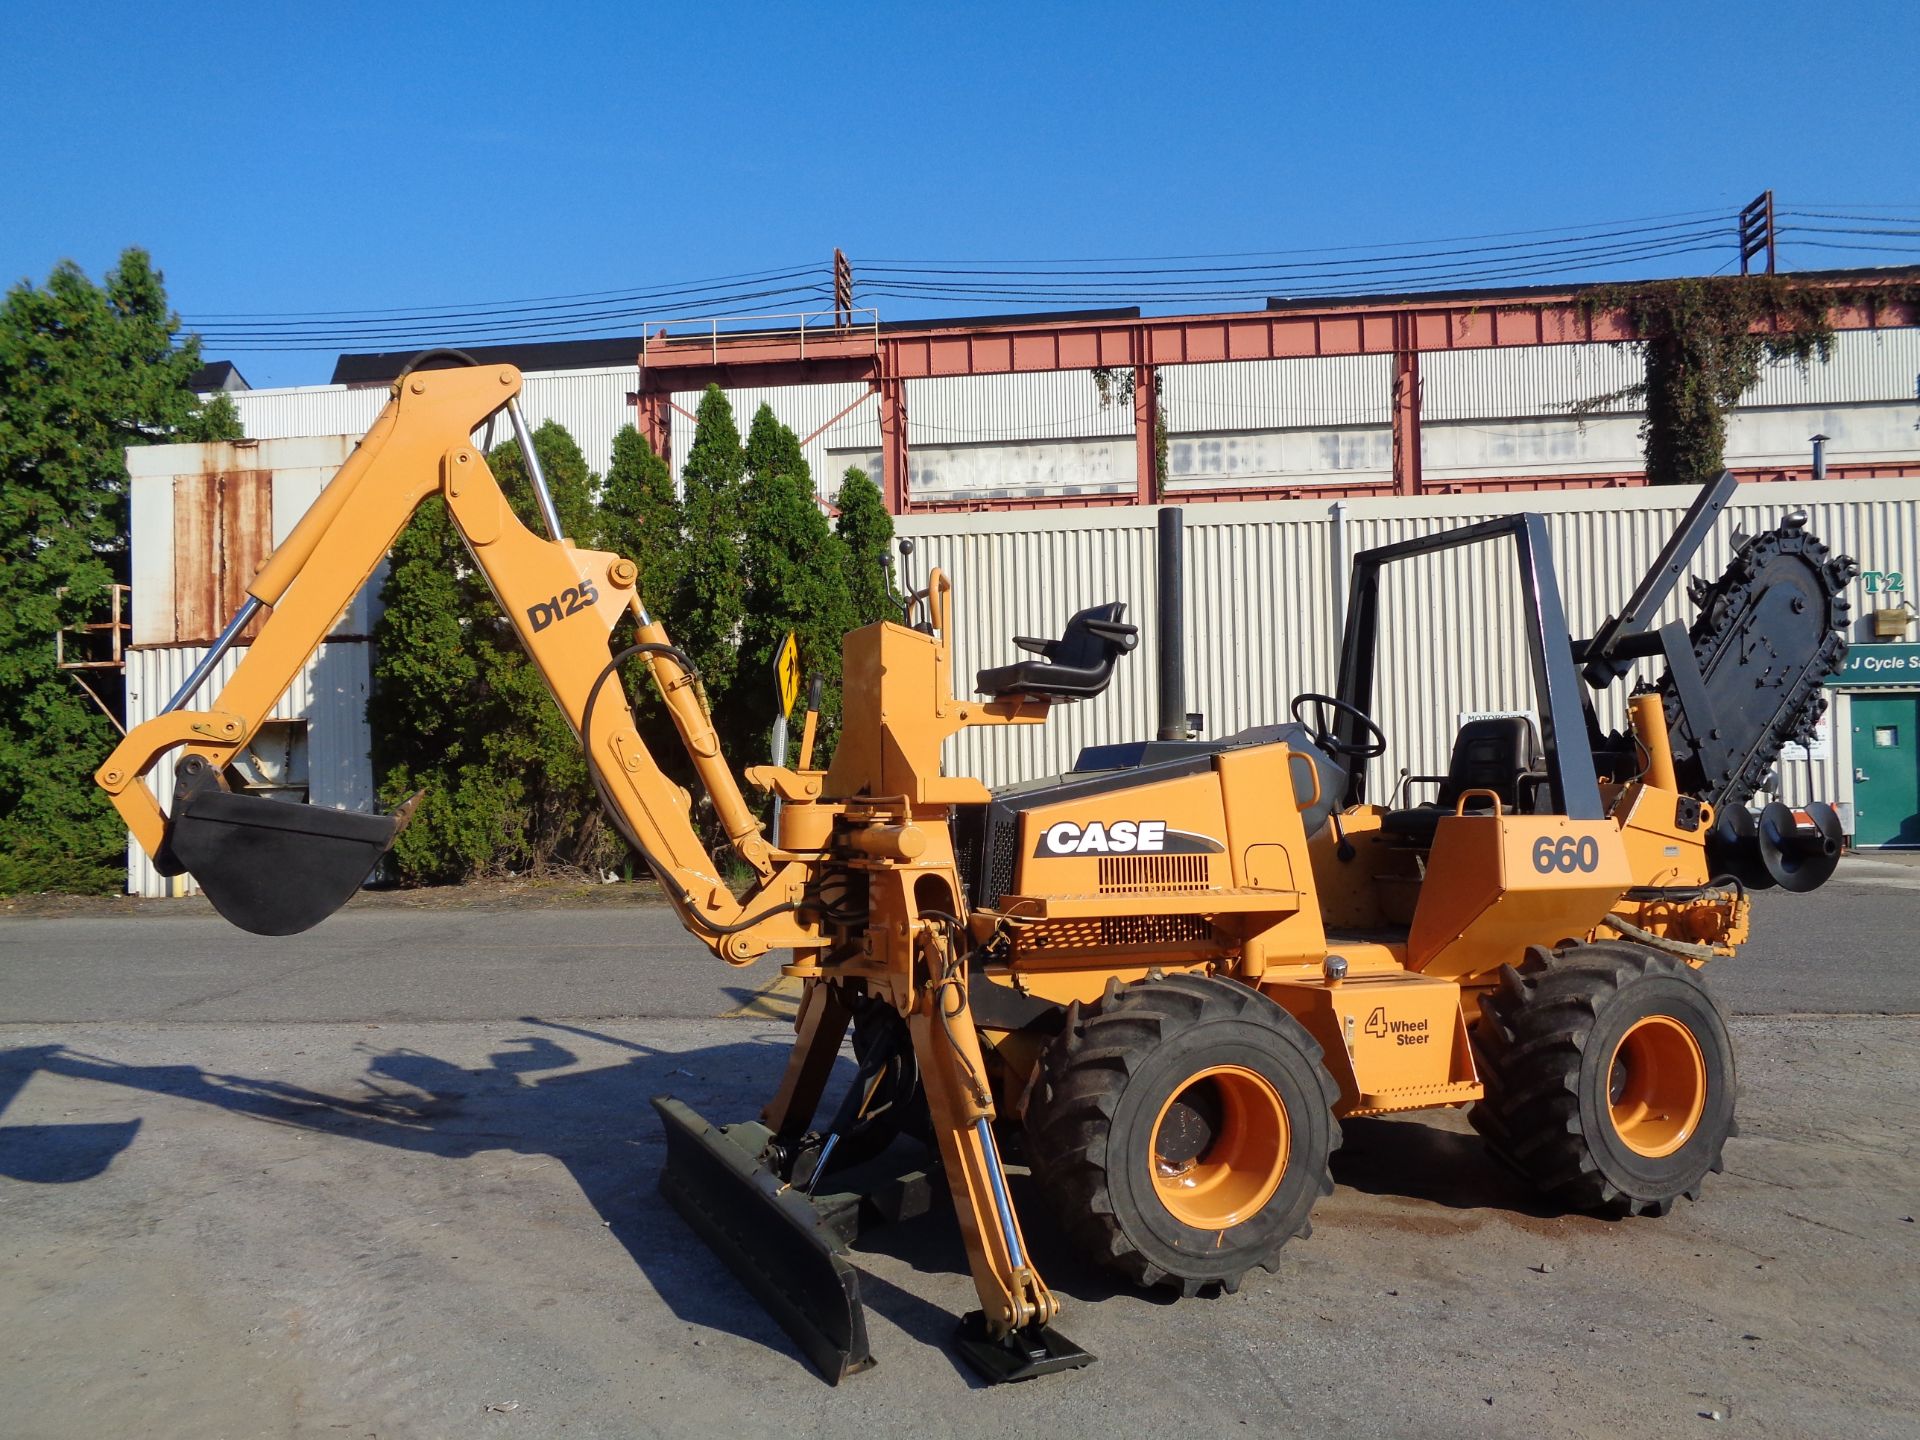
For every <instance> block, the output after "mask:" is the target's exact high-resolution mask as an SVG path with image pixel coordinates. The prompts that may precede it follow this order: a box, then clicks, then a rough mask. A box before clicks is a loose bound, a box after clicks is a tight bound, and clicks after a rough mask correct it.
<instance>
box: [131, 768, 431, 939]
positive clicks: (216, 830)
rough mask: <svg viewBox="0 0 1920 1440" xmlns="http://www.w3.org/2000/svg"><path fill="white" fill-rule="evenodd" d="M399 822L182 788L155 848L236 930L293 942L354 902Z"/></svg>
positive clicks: (207, 789) (210, 789) (398, 819)
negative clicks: (160, 849) (159, 846)
mask: <svg viewBox="0 0 1920 1440" xmlns="http://www.w3.org/2000/svg"><path fill="white" fill-rule="evenodd" d="M182 768H183V769H184V768H185V767H184V766H183V767H182ZM400 822H401V817H400V816H398V815H362V814H358V813H356V812H354V811H350V810H329V809H327V808H326V807H325V806H324V805H296V804H293V803H291V802H289V801H286V800H268V799H266V798H265V797H263V796H259V795H234V794H231V793H229V792H228V791H225V790H222V789H219V788H217V787H216V786H213V785H184V786H182V787H181V789H180V790H179V791H177V792H176V794H175V798H174V806H173V815H172V817H171V818H170V819H169V820H168V822H167V839H166V845H165V847H164V848H165V851H166V853H167V854H168V855H169V856H170V857H171V858H172V859H173V860H174V861H175V862H177V863H178V864H179V865H180V866H182V867H183V868H184V869H186V870H187V871H188V872H189V873H190V874H191V875H192V876H193V878H194V879H195V880H197V881H199V882H200V888H201V889H202V890H204V891H206V892H207V898H208V899H209V900H211V901H212V902H213V908H214V909H216V910H218V911H219V912H220V913H221V914H222V915H224V916H225V917H226V918H227V919H228V920H230V921H232V922H233V923H234V924H235V925H238V926H239V927H240V928H241V929H242V930H251V931H252V932H253V933H254V934H255V935H297V934H299V933H300V932H301V931H302V930H310V929H312V928H313V927H314V926H315V925H318V924H319V923H320V922H321V921H322V920H324V919H326V918H327V916H329V915H331V914H332V913H333V912H334V911H336V910H338V909H339V908H340V907H341V906H342V905H344V904H346V903H347V901H348V900H350V899H352V898H353V893H354V891H356V890H358V889H359V888H360V886H361V885H362V884H363V883H364V882H365V880H366V878H367V876H368V875H370V874H372V873H373V867H374V866H375V865H377V864H378V863H379V861H380V857H381V856H382V855H384V854H386V853H387V847H388V846H390V845H391V844H393V837H394V836H395V835H396V834H398V833H399V830H400ZM176 873H177V872H176Z"/></svg>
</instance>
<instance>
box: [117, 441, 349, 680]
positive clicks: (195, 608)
mask: <svg viewBox="0 0 1920 1440" xmlns="http://www.w3.org/2000/svg"><path fill="white" fill-rule="evenodd" d="M352 451H353V440H352V438H351V437H348V436H344V435H336V436H324V437H318V438H301V439H290V440H241V441H233V442H211V443H207V444H200V445H147V446H140V447H137V448H135V449H131V450H129V451H127V473H128V476H129V477H130V484H131V511H132V519H133V531H132V547H133V553H132V566H133V576H134V589H133V643H134V644H135V645H136V646H140V645H196V644H200V645H204V644H206V643H208V642H210V641H211V640H212V639H213V638H214V636H216V635H218V634H219V633H220V631H221V629H222V628H224V627H225V625H226V623H227V621H228V620H229V619H231V618H232V616H233V613H234V611H235V610H237V609H238V608H239V607H240V605H241V603H242V602H243V601H244V600H245V598H246V589H247V585H248V584H249V583H250V582H251V581H252V579H253V577H254V576H255V575H256V574H258V573H259V570H260V567H261V566H262V565H263V564H265V563H266V560H267V557H268V556H269V555H271V554H272V553H273V547H274V546H275V545H276V544H277V543H278V542H279V541H281V540H284V539H285V538H286V537H287V535H288V534H290V533H291V532H292V530H293V527H294V526H295V525H296V524H298V523H299V520H300V517H301V516H302V515H304V514H305V513H306V511H307V508H308V507H309V506H310V505H311V504H312V503H313V501H314V500H315V499H316V498H317V497H318V496H319V494H320V492H321V490H322V489H323V488H325V486H326V484H327V482H328V481H329V480H331V479H332V478H333V475H334V473H335V472H336V471H337V470H338V469H339V467H340V466H341V465H342V464H343V463H344V462H345V460H346V458H347V456H348V455H350V454H351V453H352ZM385 575H386V566H385V565H384V564H382V565H381V566H380V567H379V569H378V570H377V571H376V572H375V574H374V576H373V578H372V580H371V581H369V582H368V584H366V585H365V586H363V587H361V589H360V591H359V592H358V593H357V594H356V595H355V596H354V598H353V601H352V603H351V604H349V605H348V607H347V609H346V612H345V614H343V615H342V617H341V618H340V620H339V621H338V622H336V623H335V625H334V629H333V633H334V634H335V635H336V636H346V635H357V636H365V635H368V634H370V633H371V631H372V627H373V622H374V620H375V619H377V618H378V615H379V589H380V585H381V583H382V582H383V580H384V579H385ZM264 620H265V617H264V616H263V617H262V618H261V619H260V620H256V621H255V622H254V623H253V625H251V626H250V627H249V628H248V629H247V631H246V632H245V633H244V635H243V639H246V640H251V639H253V638H254V637H255V636H256V635H257V634H258V633H259V629H260V626H261V625H262V624H263V623H264Z"/></svg>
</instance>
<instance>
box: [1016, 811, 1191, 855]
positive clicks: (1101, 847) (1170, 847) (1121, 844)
mask: <svg viewBox="0 0 1920 1440" xmlns="http://www.w3.org/2000/svg"><path fill="white" fill-rule="evenodd" d="M1226 848H1227V847H1226V846H1224V845H1222V844H1221V843H1220V842H1219V841H1218V840H1214V839H1210V838H1209V837H1207V836H1205V835H1196V834H1194V833H1193V832H1192V831H1191V830H1169V829H1168V828H1167V822H1166V821H1164V820H1115V821H1114V822H1113V823H1112V824H1103V823H1101V822H1100V821H1098V820H1095V821H1093V822H1091V823H1090V824H1087V825H1085V826H1082V825H1078V824H1075V823H1074V822H1073V821H1071V820H1058V821H1055V822H1054V823H1053V824H1051V825H1049V826H1047V828H1046V829H1044V830H1042V831H1041V832H1040V845H1039V848H1038V849H1036V850H1035V851H1034V852H1033V853H1034V854H1035V855H1036V856H1039V855H1218V854H1221V853H1222V852H1224V851H1225V850H1226Z"/></svg>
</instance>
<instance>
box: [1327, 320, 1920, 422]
mask: <svg viewBox="0 0 1920 1440" xmlns="http://www.w3.org/2000/svg"><path fill="white" fill-rule="evenodd" d="M1295 363H1298V362H1295ZM1308 363H1315V362H1308ZM1645 373H1646V367H1645V366H1644V365H1642V364H1641V361H1640V357H1639V353H1638V351H1637V350H1636V349H1635V348H1634V347H1633V346H1631V345H1538V346H1530V347H1515V348H1513V349H1503V350H1439V351H1433V352H1431V353H1428V354H1424V355H1422V356H1421V357H1420V383H1421V391H1420V411H1421V415H1422V417H1423V418H1424V419H1426V420H1430V421H1435V420H1494V419H1517V418H1521V417H1526V416H1540V415H1553V414H1565V413H1566V411H1567V406H1568V405H1569V404H1570V403H1572V402H1575V401H1580V400H1587V399H1591V398H1593V397H1595V396H1600V395H1608V394H1611V393H1613V392H1614V391H1617V390H1622V389H1625V388H1626V387H1627V386H1629V385H1635V384H1638V383H1639V382H1640V380H1641V379H1642V377H1643V376H1644V375H1645ZM1916 395H1920V329H1898V330H1848V331H1842V332H1841V333H1839V334H1837V335H1836V336H1834V341H1833V355H1832V358H1831V359H1830V360H1829V361H1827V363H1825V364H1820V363H1818V362H1816V363H1813V364H1809V365H1806V366H1800V365H1797V364H1794V363H1793V362H1792V361H1781V362H1779V363H1777V364H1773V365H1769V366H1767V367H1766V368H1765V369H1764V370H1762V372H1761V374H1760V378H1759V379H1758V380H1757V381H1755V382H1754V384H1753V385H1751V386H1749V387H1748V389H1747V391H1746V393H1745V394H1744V395H1742V396H1741V397H1740V404H1741V407H1742V408H1746V409H1754V408H1766V407H1772V406H1782V405H1854V404H1863V403H1868V402H1872V401H1879V400H1912V399H1914V398H1915V397H1916ZM1634 408H1635V407H1634V406H1633V405H1632V404H1631V403H1630V402H1627V401H1616V402H1615V403H1614V404H1612V405H1611V406H1608V407H1607V409H1608V410H1609V411H1612V412H1618V413H1626V412H1629V411H1632V410H1634Z"/></svg>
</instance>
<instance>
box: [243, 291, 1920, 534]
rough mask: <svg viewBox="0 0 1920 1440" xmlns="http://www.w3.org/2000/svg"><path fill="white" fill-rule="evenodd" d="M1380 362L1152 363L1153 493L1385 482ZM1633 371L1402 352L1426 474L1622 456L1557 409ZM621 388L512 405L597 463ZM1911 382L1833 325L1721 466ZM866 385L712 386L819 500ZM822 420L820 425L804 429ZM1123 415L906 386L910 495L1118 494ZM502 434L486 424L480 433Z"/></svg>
mask: <svg viewBox="0 0 1920 1440" xmlns="http://www.w3.org/2000/svg"><path fill="white" fill-rule="evenodd" d="M1390 369H1391V366H1390V361H1389V358H1388V357H1386V356H1380V355H1367V356H1334V357H1327V358H1303V359H1289V360H1263V361H1250V362H1244V363H1228V364H1206V365H1179V366H1168V367H1166V368H1165V370H1164V371H1163V372H1162V376H1161V384H1162V400H1163V404H1164V414H1165V416H1166V421H1167V429H1168V434H1169V436H1170V438H1171V441H1172V445H1171V455H1170V470H1171V476H1170V488H1171V489H1173V490H1175V491H1178V490H1181V489H1208V490H1212V489H1231V488H1233V487H1235V486H1258V485H1272V484H1276V483H1284V484H1312V483H1315V482H1316V481H1327V482H1333V481H1338V482H1342V483H1348V484H1351V483H1355V482H1364V481H1369V480H1378V479H1383V478H1385V477H1386V475H1387V473H1388V466H1389V464H1390V458H1391V446H1390V442H1389V439H1388V435H1387V430H1386V426H1387V423H1388V409H1389V405H1390V398H1391V393H1392V385H1391V375H1390ZM1640 376H1641V365H1640V362H1639V360H1638V358H1637V356H1636V355H1635V353H1634V351H1633V349H1632V347H1630V346H1616V345H1547V346H1539V347H1533V348H1515V349H1503V350H1463V351H1436V352H1430V353H1427V354H1425V355H1423V356H1422V357H1421V396H1422V413H1423V416H1424V419H1425V421H1426V432H1425V433H1426V452H1427V453H1426V464H1427V469H1428V472H1429V475H1430V477H1431V478H1433V479H1435V480H1439V481H1445V480H1447V479H1450V478H1456V477H1457V478H1473V479H1484V478H1487V477H1488V476H1497V475H1504V474H1513V475H1516V476H1528V475H1544V474H1573V473H1580V472H1582V471H1601V470H1605V471H1617V470H1621V469H1633V468H1636V467H1637V465H1638V463H1639V449H1638V444H1637V440H1636V436H1635V433H1634V432H1635V429H1636V424H1637V421H1636V418H1635V417H1636V412H1635V411H1634V410H1633V408H1632V406H1631V405H1630V404H1629V403H1628V402H1624V401H1622V402H1616V403H1615V404H1613V405H1611V406H1609V407H1606V413H1602V414H1596V415H1594V416H1593V417H1591V418H1590V419H1589V420H1588V422H1587V423H1586V424H1585V425H1580V424H1576V423H1575V421H1574V420H1573V418H1572V417H1571V416H1569V414H1568V412H1567V406H1568V405H1569V404H1570V403H1572V402H1575V401H1580V400H1585V399H1590V398H1592V397H1594V396H1598V395H1602V394H1607V393H1610V392H1613V391H1616V390H1619V389H1621V388H1622V387H1624V386H1627V385H1630V384H1632V383H1634V382H1635V381H1637V380H1638V379H1639V378H1640ZM638 388H639V371H638V369H637V368H636V367H633V366H622V367H613V368H605V369H597V370H581V371H555V372H545V373H535V374H529V375H528V376H527V377H526V389H525V391H524V393H523V396H522V404H523V406H524V407H525V409H526V412H527V414H528V416H529V418H530V419H531V420H532V421H533V423H534V424H536V425H537V424H539V423H541V422H542V421H544V420H548V419H552V420H557V421H559V422H560V423H561V424H562V425H564V426H566V427H567V429H568V431H570V432H571V433H572V435H573V436H574V438H575V439H576V440H577V441H579V443H580V447H581V450H582V451H583V452H584V453H585V455H586V457H587V463H588V465H589V466H591V467H592V468H593V469H594V470H596V471H598V472H600V473H602V474H604V473H605V471H606V468H607V465H608V463H609V460H610V458H611V455H612V449H613V437H614V434H615V433H616V432H617V431H618V430H619V429H620V427H621V426H623V425H626V424H629V423H631V422H632V420H633V409H632V406H631V405H629V404H628V402H627V396H628V394H629V393H631V392H632V391H634V390H636V389H638ZM1917 395H1920V329H1901V330H1879V331H1859V332H1847V333H1844V334H1841V335H1839V336H1838V337H1837V338H1836V340H1835V344H1834V354H1833V359H1832V361H1831V362H1830V363H1828V364H1824V365H1823V364H1815V365H1811V366H1809V367H1807V368H1805V369H1804V370H1803V369H1801V368H1800V367H1798V366H1796V365H1792V364H1781V365H1776V366H1773V367H1771V368H1769V370H1768V371H1767V372H1766V373H1765V374H1763V375H1762V377H1761V379H1760V380H1759V381H1758V382H1757V383H1756V384H1755V385H1754V386H1753V388H1752V389H1751V390H1749V391H1748V393H1747V394H1746V396H1744V397H1743V400H1742V405H1743V409H1742V410H1741V411H1739V412H1736V413H1735V416H1734V418H1733V423H1732V426H1731V429H1730V436H1729V453H1728V459H1729V463H1732V464H1736V465H1743V464H1744V465H1776V464H1781V463H1786V462H1791V461H1798V460H1800V459H1803V458H1804V456H1805V455H1806V451H1807V447H1806V437H1807V436H1808V435H1811V434H1812V433H1814V431H1815V430H1816V429H1823V430H1825V431H1826V433H1829V434H1831V435H1833V436H1834V437H1835V442H1836V443H1835V444H1834V445H1832V446H1831V447H1830V448H1829V456H1830V458H1832V459H1833V460H1835V461H1836V462H1838V461H1842V460H1848V461H1860V462H1866V461H1871V460H1875V459H1894V460H1902V459H1907V458H1910V457H1911V456H1912V455H1913V454H1915V453H1920V432H1916V431H1915V430H1914V428H1913V424H1912V422H1913V419H1914V416H1913V414H1912V413H1911V407H1912V405H1913V403H1914V401H1915V399H1916V396H1917ZM866 397H867V387H866V386H864V385H861V384H836V385H817V386H804V385H803V386H783V387H775V388H762V389H739V390H735V391H732V392H730V393H729V398H730V400H731V401H732V403H733V407H734V413H735V418H736V420H737V422H738V424H739V426H740V429H741V430H742V432H743V433H744V431H745V430H746V428H747V426H748V424H749V423H750V422H751V420H752V418H753V413H754V411H755V410H757V409H758V408H759V406H760V405H761V404H762V403H766V404H770V405H771V406H772V407H773V411H774V413H775V414H776V415H777V416H779V417H780V419H781V421H782V422H783V423H785V424H786V425H787V426H789V427H790V428H791V429H792V430H793V431H794V432H795V433H796V434H798V435H800V436H801V437H803V439H806V442H807V443H806V445H805V447H804V448H805V452H806V457H807V462H808V464H809V465H810V466H811V467H812V469H813V473H814V479H815V481H816V483H817V485H818V487H819V489H820V491H821V493H822V494H823V495H828V496H831V495H832V493H833V491H834V490H835V489H836V488H837V486H838V484H839V479H840V475H841V473H842V472H843V471H844V470H845V469H846V467H847V466H848V465H853V464H857V465H860V466H862V467H863V468H865V469H868V470H870V471H871V470H875V469H877V468H878V465H879V452H880V448H881V444H880V422H879V411H878V407H877V406H876V405H875V404H874V403H873V401H872V400H871V399H868V398H866ZM674 399H675V401H676V403H677V404H678V405H679V406H681V407H682V408H683V409H684V410H686V411H689V412H690V411H692V410H694V409H695V408H696V407H697V405H698V402H699V396H698V395H697V394H691V393H689V394H681V395H676V396H675V397H674ZM233 400H234V403H235V404H236V405H237V406H238V407H239V409H240V417H241V422H242V423H243V424H244V425H245V427H246V431H247V434H248V435H249V436H253V437H256V438H263V439H264V438H275V437H282V436H299V435H352V436H356V437H357V436H358V435H360V434H361V433H363V432H364V431H365V430H366V428H367V426H368V425H370V424H371V423H372V422H373V417H374V416H375V415H376V414H378V413H379V410H380V407H381V405H383V404H384V403H385V402H386V390H385V388H384V387H380V386H374V387H370V388H348V387H345V386H338V385H320V386H307V387H301V388H297V389H287V390H252V391H237V392H234V395H233ZM856 402H858V403H856ZM849 405H852V406H853V408H852V409H851V410H850V411H849V412H848V413H847V414H846V415H845V416H843V417H841V418H839V419H837V420H836V419H835V418H834V417H835V416H836V415H838V414H839V412H840V411H842V410H843V409H846V407H848V406H849ZM1887 405H1894V406H1897V407H1899V409H1898V413H1885V412H1882V413H1869V412H1871V411H1872V407H1876V406H1881V407H1884V406H1887ZM1823 406H1824V407H1830V408H1829V410H1828V412H1827V413H1821V412H1820V411H1819V407H1823ZM1831 407H1846V411H1845V413H1836V412H1835V410H1834V409H1833V408H1831ZM1773 420H1778V421H1779V422H1780V423H1779V424H1773V423H1771V422H1772V421H1773ZM829 422H832V423H831V424H829ZM1489 422H1493V428H1487V427H1488V426H1489ZM822 426H826V427H827V428H826V429H825V430H824V431H823V432H822V433H820V434H818V435H816V434H815V433H814V432H815V431H819V430H821V427H822ZM1476 427H1481V428H1476ZM1132 428H1133V415H1132V407H1131V406H1130V405H1128V404H1126V403H1124V402H1122V401H1121V400H1120V398H1119V396H1118V394H1117V393H1111V394H1109V395H1108V396H1107V397H1105V398H1104V399H1103V398H1102V396H1101V394H1100V391H1099V388H1098V386H1097V385H1096V384H1095V382H1094V379H1093V376H1092V375H1091V373H1090V372H1087V371H1069V372H1063V373H1058V374H1034V375H1003V376H982V377H973V378H962V379H943V380H915V381H909V382H908V385H907V431H908V443H909V445H910V447H912V450H913V451H915V452H918V453H917V454H916V457H915V459H914V462H913V468H914V472H915V473H914V475H913V477H912V481H913V487H914V488H915V490H916V491H917V492H918V493H920V494H922V495H926V496H937V497H941V498H974V499H991V498H1000V497H1008V496H1039V495H1072V494H1086V493H1098V492H1101V491H1106V490H1115V489H1128V488H1130V487H1131V485H1132V483H1133V479H1132V477H1133V456H1132ZM807 437H811V438H807ZM1783 437H1784V438H1783ZM478 438H480V439H482V440H483V441H484V439H485V438H486V437H484V436H481V437H478ZM504 438H505V432H504V429H501V430H499V431H498V432H497V433H496V434H495V435H494V436H493V439H494V440H496V441H499V440H503V439H504ZM692 442H693V423H692V421H691V420H690V419H689V418H688V417H687V416H686V415H684V414H681V413H679V412H677V411H676V412H675V414H674V416H673V434H672V448H673V455H674V461H675V467H676V473H677V470H678V465H679V464H680V462H682V461H683V460H684V459H685V457H686V454H687V451H688V449H689V448H690V446H691V445H692Z"/></svg>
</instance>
